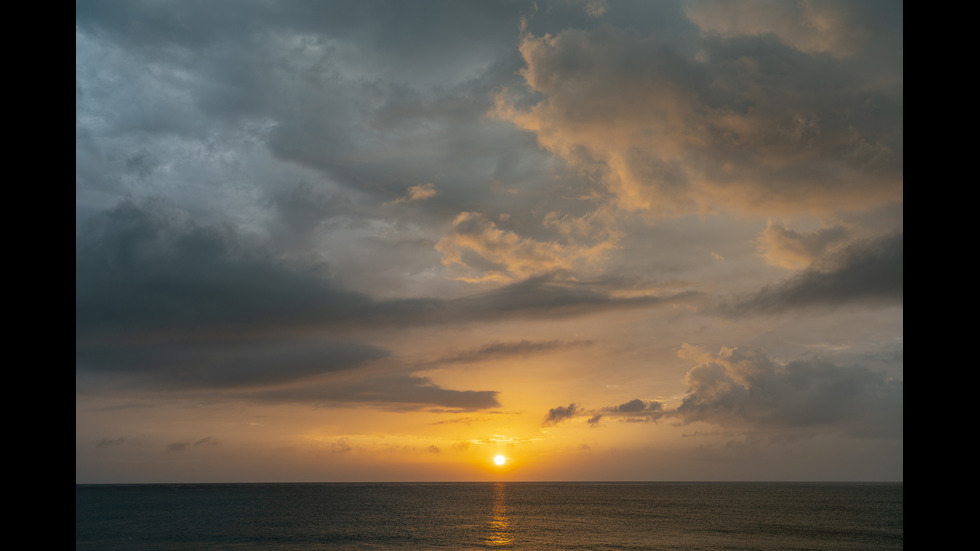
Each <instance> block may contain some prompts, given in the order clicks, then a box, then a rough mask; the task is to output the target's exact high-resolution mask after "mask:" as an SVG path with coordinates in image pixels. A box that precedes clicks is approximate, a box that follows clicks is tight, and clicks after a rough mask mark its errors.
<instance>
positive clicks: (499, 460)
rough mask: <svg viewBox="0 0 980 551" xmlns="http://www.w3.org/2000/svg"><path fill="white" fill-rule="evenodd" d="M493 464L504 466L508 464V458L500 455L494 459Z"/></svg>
mask: <svg viewBox="0 0 980 551" xmlns="http://www.w3.org/2000/svg"><path fill="white" fill-rule="evenodd" d="M493 462H494V463H496V464H497V465H503V464H504V463H506V462H507V458H506V457H504V456H502V455H498V456H496V457H494V458H493Z"/></svg>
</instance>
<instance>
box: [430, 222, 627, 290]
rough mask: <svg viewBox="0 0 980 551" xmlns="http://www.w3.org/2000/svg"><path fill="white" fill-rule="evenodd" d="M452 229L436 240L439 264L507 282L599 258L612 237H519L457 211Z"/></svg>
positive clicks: (475, 278) (470, 278) (472, 278)
mask: <svg viewBox="0 0 980 551" xmlns="http://www.w3.org/2000/svg"><path fill="white" fill-rule="evenodd" d="M546 220H548V219H547V218H546ZM452 229H453V231H452V233H450V234H449V235H447V236H445V237H443V238H442V239H440V240H439V242H438V243H436V250H438V251H439V252H440V253H442V255H443V259H442V263H443V264H445V265H449V266H458V267H461V268H463V269H464V274H463V275H461V276H460V278H461V279H463V280H465V281H473V282H478V281H497V282H511V281H515V280H521V279H525V278H528V277H535V276H539V275H542V274H548V273H555V272H559V271H568V270H572V269H573V268H575V267H578V266H581V265H583V264H584V265H587V264H590V263H596V262H599V261H600V260H602V259H603V258H605V255H606V254H608V252H609V251H611V250H613V249H614V248H615V245H614V243H613V242H612V241H600V242H598V243H594V244H588V245H582V244H578V243H562V242H560V241H557V240H554V241H538V240H535V239H533V238H530V237H522V236H521V235H520V234H518V233H517V232H515V231H508V230H504V229H501V228H499V227H497V224H496V223H495V222H494V221H492V220H488V219H487V218H486V217H484V216H482V215H480V214H478V213H474V212H463V213H460V214H459V215H457V216H456V218H455V219H454V220H453V227H452Z"/></svg>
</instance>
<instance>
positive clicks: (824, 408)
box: [668, 348, 903, 437]
mask: <svg viewBox="0 0 980 551" xmlns="http://www.w3.org/2000/svg"><path fill="white" fill-rule="evenodd" d="M687 385H688V390H687V394H686V395H685V397H684V399H683V401H682V403H681V404H680V405H679V406H678V407H677V408H676V409H674V410H671V411H669V412H668V413H669V415H670V416H671V417H676V418H679V419H680V420H682V421H683V422H684V423H693V422H695V421H704V422H708V423H712V424H717V425H722V426H729V427H751V428H759V429H764V428H775V429H787V430H808V429H830V430H835V431H839V432H843V433H845V434H849V435H852V436H855V435H856V436H875V437H878V436H887V437H901V434H902V417H903V416H902V412H903V405H902V402H903V390H902V387H903V385H902V382H901V381H899V380H895V379H893V378H891V377H888V376H885V375H883V374H881V373H876V372H873V371H871V370H869V369H867V368H865V367H862V366H858V365H837V364H835V363H832V362H830V361H828V360H822V359H804V360H796V361H791V362H788V363H786V364H780V363H777V362H774V361H773V360H771V359H769V358H768V357H766V356H765V354H763V353H762V352H759V351H747V350H743V349H740V348H724V349H722V350H721V352H720V353H719V354H717V355H715V356H714V357H713V358H710V359H706V360H705V361H703V362H702V363H699V364H698V365H696V366H694V367H693V368H692V369H691V370H690V371H688V373H687Z"/></svg>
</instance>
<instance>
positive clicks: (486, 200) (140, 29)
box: [75, 0, 904, 483]
mask: <svg viewBox="0 0 980 551" xmlns="http://www.w3.org/2000/svg"><path fill="white" fill-rule="evenodd" d="M902 10H903V6H902V2H901V1H893V0H889V1H874V0H869V1H864V2H851V1H835V0H801V1H799V2H786V1H764V0H717V1H716V0H663V1H658V2H649V1H646V0H636V1H630V0H537V1H533V2H532V1H525V0H499V1H483V0H454V1H449V0H445V1H441V0H423V1H418V2H404V1H400V0H364V1H357V2H321V1H313V0H235V1H217V2H194V1H183V0H173V1H168V2H159V1H155V0H125V1H124V0H84V1H82V0H79V1H77V2H76V4H75V481H76V483H142V482H146V483H156V482H307V481H310V482H343V481H366V482H371V481H490V480H542V481H547V480H596V481H599V480H665V481H668V480H705V481H716V480H848V481H850V480H869V481H878V480H883V481H884V480H888V481H900V480H902V479H903V394H904V391H903V379H904V368H903V348H904V344H903V131H902V118H903V92H902V88H903V82H902V80H903V69H902V65H903V49H902V43H903V42H902V41H903V38H902V27H903V21H902V20H903V11H902ZM496 455H503V456H504V457H505V458H506V462H505V463H504V464H503V465H497V464H496V463H495V462H494V461H493V458H494V457H495V456H496Z"/></svg>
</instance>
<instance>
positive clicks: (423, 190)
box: [391, 182, 438, 205]
mask: <svg viewBox="0 0 980 551" xmlns="http://www.w3.org/2000/svg"><path fill="white" fill-rule="evenodd" d="M437 194H438V192H437V191H436V185H435V184H433V183H432V182H429V183H426V184H420V185H417V186H412V187H410V188H408V192H407V193H406V194H405V195H404V196H403V197H399V198H398V199H395V200H394V201H392V202H391V204H393V205H397V204H399V203H410V202H412V201H425V200H426V199H431V198H433V197H435V196H436V195H437Z"/></svg>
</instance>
